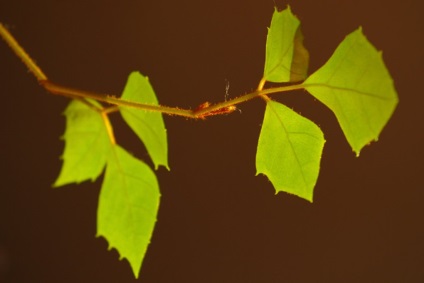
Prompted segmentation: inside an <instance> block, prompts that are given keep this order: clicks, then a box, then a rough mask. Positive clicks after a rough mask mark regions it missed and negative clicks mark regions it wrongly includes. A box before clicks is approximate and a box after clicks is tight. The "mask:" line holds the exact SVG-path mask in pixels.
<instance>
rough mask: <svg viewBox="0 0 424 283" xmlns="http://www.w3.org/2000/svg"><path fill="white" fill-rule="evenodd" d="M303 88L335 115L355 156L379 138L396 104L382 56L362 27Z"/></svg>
mask: <svg viewBox="0 0 424 283" xmlns="http://www.w3.org/2000/svg"><path fill="white" fill-rule="evenodd" d="M304 85H305V88H306V90H307V91H308V92H310V93H311V94H312V95H313V96H315V97H316V98H317V99H318V100H320V101H321V102H322V103H324V104H325V105H326V106H327V107H328V108H330V109H331V110H332V111H333V112H334V114H335V115H336V117H337V120H338V121H339V124H340V126H341V128H342V130H343V132H344V134H345V136H346V139H347V140H348V142H349V144H350V146H351V147H352V149H353V151H355V152H356V154H357V155H359V152H360V151H361V149H362V148H363V147H364V146H365V145H367V144H368V143H370V142H371V141H373V140H377V139H378V136H379V135H380V132H381V131H382V129H383V128H384V126H385V125H386V123H387V122H388V120H389V119H390V117H391V116H392V114H393V112H394V110H395V108H396V105H397V103H398V97H397V93H396V90H395V88H394V84H393V80H392V78H391V76H390V74H389V72H388V70H387V68H386V66H385V64H384V62H383V59H382V54H381V52H378V51H377V50H376V49H375V47H374V46H373V45H372V44H371V43H370V42H369V41H368V40H367V39H366V37H365V36H364V35H363V33H362V29H361V28H359V29H358V30H356V31H354V32H352V33H351V34H350V35H348V36H347V37H346V38H345V39H344V40H343V41H342V42H341V43H340V45H339V46H338V47H337V49H336V51H335V52H334V54H333V55H332V56H331V58H330V59H329V60H328V62H327V63H326V64H325V65H324V66H323V67H321V68H320V69H319V70H318V71H316V72H315V73H313V74H312V75H311V76H310V77H309V78H308V79H307V80H306V81H305V82H304Z"/></svg>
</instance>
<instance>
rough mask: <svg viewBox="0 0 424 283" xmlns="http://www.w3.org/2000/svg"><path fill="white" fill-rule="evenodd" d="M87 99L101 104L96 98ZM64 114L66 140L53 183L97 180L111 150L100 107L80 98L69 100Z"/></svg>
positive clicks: (62, 183)
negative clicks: (57, 173)
mask: <svg viewBox="0 0 424 283" xmlns="http://www.w3.org/2000/svg"><path fill="white" fill-rule="evenodd" d="M88 101H89V102H90V103H91V104H93V105H95V106H97V107H101V105H100V104H99V103H97V102H96V101H94V100H88ZM64 115H65V116H66V130H65V134H64V135H63V139H64V140H65V150H64V153H63V155H62V159H63V166H62V169H61V171H60V174H59V177H58V178H57V180H56V181H55V183H54V184H53V186H54V187H59V186H63V185H66V184H69V183H80V182H83V181H87V180H91V181H95V180H96V179H97V177H99V175H100V174H101V173H102V171H103V168H104V167H105V164H106V160H107V156H108V153H109V150H110V142H109V138H108V134H107V130H106V128H105V125H104V122H103V120H102V117H101V115H100V113H99V112H98V111H95V110H94V109H92V108H90V107H89V106H87V105H86V104H84V103H82V102H81V101H78V100H72V101H71V102H70V103H69V105H68V107H67V108H66V110H65V112H64Z"/></svg>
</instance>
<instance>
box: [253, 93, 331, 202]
mask: <svg viewBox="0 0 424 283" xmlns="http://www.w3.org/2000/svg"><path fill="white" fill-rule="evenodd" d="M324 143H325V140H324V136H323V134H322V131H321V130H320V128H319V127H318V126H317V125H315V124H314V123H313V122H312V121H310V120H309V119H307V118H305V117H303V116H300V115H299V114H297V113H296V112H294V111H293V110H291V109H290V108H288V107H286V106H284V105H283V104H280V103H278V102H275V101H271V100H270V101H268V102H267V106H266V110H265V117H264V121H263V124H262V129H261V133H260V135H259V142H258V148H257V152H256V174H257V175H258V174H260V173H262V174H265V175H266V176H267V177H268V178H269V180H270V181H271V183H272V184H273V186H274V188H275V190H276V192H277V193H278V192H280V191H283V192H287V193H290V194H294V195H296V196H299V197H301V198H304V199H306V200H308V201H310V202H312V199H313V190H314V187H315V183H316V181H317V179H318V174H319V169H320V161H321V155H322V149H323V147H324Z"/></svg>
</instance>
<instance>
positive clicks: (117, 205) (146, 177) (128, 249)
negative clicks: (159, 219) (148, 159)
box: [97, 145, 160, 278]
mask: <svg viewBox="0 0 424 283" xmlns="http://www.w3.org/2000/svg"><path fill="white" fill-rule="evenodd" d="M159 199H160V192H159V185H158V182H157V179H156V176H155V174H154V172H153V171H152V170H151V169H150V167H149V166H147V165H146V164H145V163H143V162H142V161H140V160H138V159H136V158H135V157H133V156H132V155H130V154H129V153H128V152H126V151H125V150H124V149H123V148H121V147H119V146H118V145H114V146H113V149H112V150H111V153H110V156H109V160H108V163H107V167H106V174H105V179H104V181H103V185H102V189H101V192H100V197H99V206H98V211H97V236H103V237H105V238H106V239H107V241H108V243H109V248H116V249H117V250H118V252H119V254H120V256H121V259H122V258H126V259H127V260H128V261H129V263H130V265H131V268H132V270H133V272H134V275H135V277H136V278H137V277H138V274H139V273H140V268H141V265H142V262H143V258H144V256H145V254H146V250H147V247H148V245H149V243H150V239H151V237H152V233H153V229H154V226H155V223H156V215H157V212H158V208H159Z"/></svg>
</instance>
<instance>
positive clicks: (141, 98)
mask: <svg viewBox="0 0 424 283" xmlns="http://www.w3.org/2000/svg"><path fill="white" fill-rule="evenodd" d="M122 99H124V100H128V101H133V102H139V103H144V104H151V105H158V100H157V98H156V95H155V92H154V90H153V88H152V86H151V85H150V83H149V80H148V79H147V77H144V76H142V75H141V74H140V73H139V72H132V73H131V74H130V76H129V77H128V81H127V84H126V86H125V89H124V92H123V94H122ZM119 110H120V112H121V114H122V117H123V118H124V120H125V122H126V123H127V124H128V125H129V126H130V127H131V129H132V130H133V131H134V132H135V133H136V135H137V136H138V137H139V138H140V140H141V141H142V142H143V143H144V145H145V146H146V149H147V151H148V153H149V155H150V157H151V158H152V160H153V163H154V164H155V168H156V169H157V168H158V167H159V165H163V166H165V167H166V168H167V169H168V170H169V166H168V141H167V135H166V129H165V123H164V122H163V117H162V113H160V112H150V111H146V110H139V109H135V108H129V107H120V108H119Z"/></svg>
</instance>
